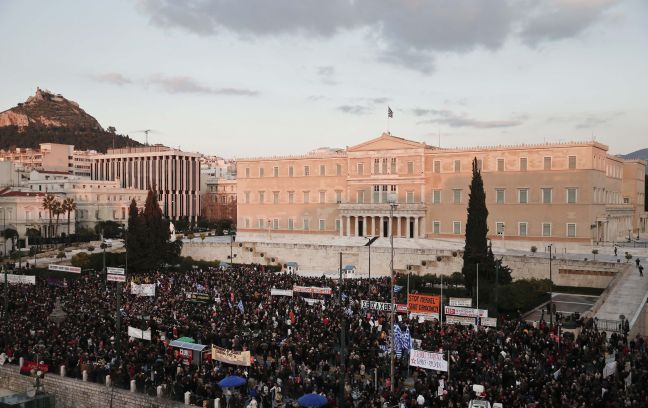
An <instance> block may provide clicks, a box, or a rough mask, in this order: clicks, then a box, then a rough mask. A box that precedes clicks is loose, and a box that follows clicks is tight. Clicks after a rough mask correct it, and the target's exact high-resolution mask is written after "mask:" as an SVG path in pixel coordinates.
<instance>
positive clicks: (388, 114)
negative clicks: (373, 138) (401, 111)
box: [387, 106, 394, 118]
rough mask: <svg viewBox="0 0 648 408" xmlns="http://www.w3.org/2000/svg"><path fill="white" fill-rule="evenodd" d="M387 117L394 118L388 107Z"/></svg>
mask: <svg viewBox="0 0 648 408" xmlns="http://www.w3.org/2000/svg"><path fill="white" fill-rule="evenodd" d="M387 117H388V118H393V117H394V111H392V110H391V108H390V107H389V106H388V107H387Z"/></svg>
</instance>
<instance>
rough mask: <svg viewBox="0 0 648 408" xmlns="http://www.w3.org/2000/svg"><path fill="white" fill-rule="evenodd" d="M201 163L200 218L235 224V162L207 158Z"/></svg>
mask: <svg viewBox="0 0 648 408" xmlns="http://www.w3.org/2000/svg"><path fill="white" fill-rule="evenodd" d="M201 162H202V165H201V169H200V173H201V176H200V180H201V189H200V190H201V192H202V196H201V199H200V203H201V210H200V214H201V216H202V217H204V218H205V219H207V220H212V221H215V220H223V219H227V220H230V221H232V223H233V224H236V221H237V217H236V162H234V161H233V160H225V159H222V158H220V157H207V156H204V157H202V158H201Z"/></svg>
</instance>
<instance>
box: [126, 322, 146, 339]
mask: <svg viewBox="0 0 648 408" xmlns="http://www.w3.org/2000/svg"><path fill="white" fill-rule="evenodd" d="M128 337H133V338H135V339H142V340H149V341H150V340H151V331H150V330H141V329H138V328H135V327H132V326H128Z"/></svg>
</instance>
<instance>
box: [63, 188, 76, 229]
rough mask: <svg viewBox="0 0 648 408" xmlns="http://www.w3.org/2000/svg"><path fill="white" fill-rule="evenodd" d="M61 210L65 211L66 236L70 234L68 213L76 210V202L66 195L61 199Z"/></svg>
mask: <svg viewBox="0 0 648 408" xmlns="http://www.w3.org/2000/svg"><path fill="white" fill-rule="evenodd" d="M62 207H63V211H65V212H66V213H67V234H68V237H69V236H70V213H71V212H72V211H75V210H76V207H77V205H76V203H75V202H74V198H71V197H68V198H66V199H65V200H63V204H62Z"/></svg>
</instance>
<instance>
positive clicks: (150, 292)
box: [131, 282, 155, 296]
mask: <svg viewBox="0 0 648 408" xmlns="http://www.w3.org/2000/svg"><path fill="white" fill-rule="evenodd" d="M131 295H138V296H155V284H154V283H143V284H141V285H138V284H137V283H132V282H131Z"/></svg>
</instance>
